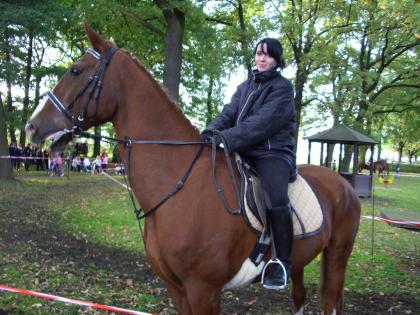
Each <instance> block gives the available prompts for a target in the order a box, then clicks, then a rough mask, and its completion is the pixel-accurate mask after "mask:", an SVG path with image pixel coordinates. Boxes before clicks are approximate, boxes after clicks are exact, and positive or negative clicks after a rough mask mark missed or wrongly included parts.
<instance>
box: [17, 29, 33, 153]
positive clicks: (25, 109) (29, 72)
mask: <svg viewBox="0 0 420 315" xmlns="http://www.w3.org/2000/svg"><path fill="white" fill-rule="evenodd" d="M33 46H34V34H33V32H32V31H29V41H28V54H27V57H26V67H25V96H24V97H23V110H22V116H21V119H20V121H21V126H22V128H21V129H20V137H19V144H20V147H21V148H24V147H25V145H26V132H25V122H26V121H27V120H28V112H29V90H30V83H31V76H32V56H33Z"/></svg>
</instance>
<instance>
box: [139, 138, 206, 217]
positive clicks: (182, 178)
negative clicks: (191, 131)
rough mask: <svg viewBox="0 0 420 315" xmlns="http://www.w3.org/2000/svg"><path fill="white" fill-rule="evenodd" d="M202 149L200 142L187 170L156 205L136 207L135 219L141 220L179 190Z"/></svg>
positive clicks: (202, 145)
mask: <svg viewBox="0 0 420 315" xmlns="http://www.w3.org/2000/svg"><path fill="white" fill-rule="evenodd" d="M203 149H204V144H203V143H202V144H201V145H200V148H199V149H198V151H197V153H196V154H195V156H194V158H193V160H192V161H191V163H190V165H189V166H188V168H187V170H186V171H185V173H184V175H183V176H182V177H181V179H180V180H179V181H178V182H177V183H176V184H175V186H174V187H173V188H172V190H171V191H170V192H169V193H168V194H167V195H166V196H165V197H163V198H162V200H161V201H159V202H158V203H157V205H156V206H154V207H153V208H151V209H150V210H148V211H144V210H143V209H142V208H141V207H140V208H138V209H136V217H137V220H141V219H143V218H146V217H148V216H149V215H151V214H152V213H154V212H155V211H156V210H157V209H159V207H160V206H162V205H163V204H164V203H165V202H166V201H168V200H169V199H170V198H171V197H172V196H174V195H175V194H176V193H177V192H178V191H180V190H181V189H182V188H183V187H184V185H185V183H186V182H187V179H188V177H189V176H190V174H191V171H192V169H193V167H194V165H195V163H196V162H197V160H198V158H199V157H200V155H201V153H203ZM142 211H143V213H144V214H143V215H141V212H142Z"/></svg>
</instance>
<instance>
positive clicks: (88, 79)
mask: <svg viewBox="0 0 420 315" xmlns="http://www.w3.org/2000/svg"><path fill="white" fill-rule="evenodd" d="M85 31H86V34H87V36H88V38H89V41H90V44H91V45H92V49H88V51H87V53H86V54H85V55H83V56H82V57H81V58H79V59H78V60H76V61H75V62H74V63H73V64H72V66H71V67H70V69H69V70H68V71H67V72H66V73H65V74H64V76H63V77H62V78H61V79H60V81H59V82H58V84H57V85H56V86H55V88H54V89H53V91H52V92H48V100H47V101H46V102H45V103H44V104H41V105H40V106H38V108H37V109H36V110H35V112H34V113H33V115H32V117H31V118H30V119H29V121H28V122H27V124H26V128H25V130H26V132H27V134H28V135H29V136H30V141H31V142H32V143H33V144H40V143H41V141H43V140H44V139H46V138H51V139H53V143H52V145H51V147H50V149H51V151H61V150H63V149H64V148H65V146H66V145H67V143H68V142H69V141H70V140H71V139H72V136H73V133H72V131H73V130H75V129H77V128H80V129H83V130H85V129H88V128H90V127H91V126H96V125H99V124H101V123H104V122H106V121H109V120H111V118H112V115H113V114H114V112H115V110H116V100H115V98H114V97H113V95H115V94H116V82H113V80H112V72H113V71H115V69H116V68H118V66H117V65H115V62H116V61H114V59H112V58H113V55H114V53H115V52H116V51H117V49H116V48H115V47H114V46H113V45H112V44H111V43H110V42H107V41H105V40H103V39H102V38H101V37H100V36H99V35H98V34H97V33H96V32H95V31H93V30H92V29H91V28H90V27H89V25H87V24H85ZM111 59H112V60H111ZM115 59H117V58H115ZM113 61H114V62H113Z"/></svg>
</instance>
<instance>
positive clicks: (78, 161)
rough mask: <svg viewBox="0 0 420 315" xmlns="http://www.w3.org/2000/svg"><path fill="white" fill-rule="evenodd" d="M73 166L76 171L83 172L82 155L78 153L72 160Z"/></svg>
mask: <svg viewBox="0 0 420 315" xmlns="http://www.w3.org/2000/svg"><path fill="white" fill-rule="evenodd" d="M71 167H72V169H73V170H74V171H76V172H81V170H82V160H81V159H80V155H76V156H75V157H74V158H73V160H72V161H71Z"/></svg>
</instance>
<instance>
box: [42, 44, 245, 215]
mask: <svg viewBox="0 0 420 315" xmlns="http://www.w3.org/2000/svg"><path fill="white" fill-rule="evenodd" d="M117 51H118V48H117V47H112V48H111V49H110V50H109V51H108V52H107V54H106V56H105V57H102V56H101V54H99V53H98V52H97V51H95V50H93V49H91V48H89V49H88V50H87V53H88V54H90V55H91V56H93V57H94V58H96V59H97V60H99V61H100V64H99V66H98V68H97V69H96V71H95V72H94V74H93V75H92V76H90V77H89V80H88V81H87V82H86V83H85V85H83V86H82V87H81V88H80V89H79V91H78V92H77V93H76V95H75V97H74V98H73V100H72V102H71V103H70V104H69V105H68V106H67V107H66V106H64V105H63V103H62V102H61V101H60V100H59V98H58V97H57V96H56V95H55V94H54V93H53V92H51V91H49V92H48V93H47V95H48V97H49V99H50V101H51V102H52V104H53V105H54V106H55V107H56V108H57V110H59V111H60V112H61V113H62V114H63V115H64V116H65V117H66V118H67V119H68V120H70V121H71V122H72V123H73V126H72V129H71V130H69V129H64V130H62V131H63V132H64V133H71V134H73V135H74V136H77V137H84V138H91V139H98V140H99V141H105V142H109V143H111V142H113V143H119V144H123V145H124V148H126V149H128V157H127V160H128V162H127V167H128V183H127V191H128V193H129V195H130V198H131V201H132V203H133V206H134V209H135V214H136V217H137V220H138V221H139V222H140V220H141V219H143V218H146V217H147V216H149V215H151V214H153V213H154V212H156V210H158V209H159V208H160V207H161V206H162V205H163V204H164V203H165V202H166V201H168V200H169V199H170V198H171V197H172V196H174V195H175V194H176V193H177V192H178V191H179V190H181V189H182V188H183V187H184V185H185V183H186V181H187V179H188V177H189V175H190V173H191V171H192V169H193V167H194V165H195V163H196V162H197V160H198V158H199V157H200V156H201V154H202V153H203V150H204V146H205V145H206V144H212V159H211V161H212V163H211V167H212V177H213V182H214V185H215V187H216V190H217V193H218V195H219V198H220V199H221V201H222V203H223V206H224V207H225V209H226V210H227V212H228V213H229V214H231V215H237V214H240V206H239V207H238V209H237V210H232V209H229V206H228V203H227V200H226V197H225V195H224V192H223V189H222V188H221V185H220V184H219V182H218V181H217V178H216V143H215V141H214V139H212V141H211V143H210V142H203V141H176V140H130V139H127V138H126V139H119V138H113V137H106V136H97V135H95V134H91V133H88V132H85V131H83V130H82V128H81V124H82V123H83V121H84V120H85V118H86V113H87V108H88V105H89V102H90V100H91V99H92V96H93V97H94V100H95V110H94V116H96V112H97V108H98V104H99V95H100V92H101V89H102V82H103V77H104V75H105V71H106V68H107V66H108V65H109V63H110V61H111V59H112V57H113V56H114V54H115V53H116V52H117ZM89 88H90V90H89ZM87 91H88V93H87V94H86V95H85V97H84V98H85V99H84V102H83V104H82V110H81V112H80V114H79V115H78V117H77V118H75V116H74V115H72V113H71V112H70V110H71V109H72V108H73V106H74V105H75V103H76V102H77V100H78V99H79V98H80V97H81V96H82V95H83V94H84V93H85V92H87ZM86 96H87V97H86ZM222 142H223V144H224V148H223V149H224V156H225V160H226V163H227V166H228V170H229V175H230V178H231V181H232V185H233V187H234V191H235V194H236V196H237V198H238V204H240V195H239V190H238V186H237V183H236V180H235V175H234V170H233V167H232V162H231V160H230V157H229V152H228V151H227V149H226V144H225V142H224V140H223V138H222ZM140 144H144V145H145V144H154V145H196V144H200V148H199V150H198V151H197V153H196V154H195V156H194V158H193V160H192V161H191V163H190V165H189V166H188V168H187V170H186V171H185V173H184V175H183V176H182V177H181V178H180V179H179V180H178V181H177V183H176V184H175V186H174V187H173V188H172V189H171V190H170V191H169V192H168V193H167V194H166V195H165V196H164V197H163V198H162V199H161V200H160V201H159V202H158V203H157V204H156V205H155V206H154V207H152V208H151V209H149V210H148V211H144V210H143V209H142V208H141V207H139V208H137V207H136V204H135V199H134V194H133V192H132V189H131V187H130V185H129V183H130V182H131V180H130V165H131V147H132V145H140ZM142 212H143V214H141V213H142Z"/></svg>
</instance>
